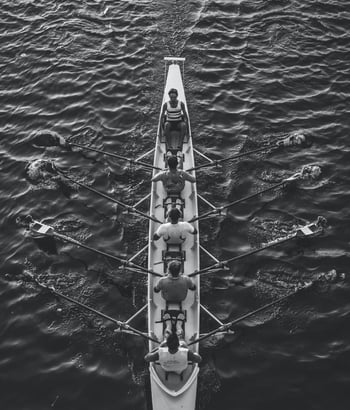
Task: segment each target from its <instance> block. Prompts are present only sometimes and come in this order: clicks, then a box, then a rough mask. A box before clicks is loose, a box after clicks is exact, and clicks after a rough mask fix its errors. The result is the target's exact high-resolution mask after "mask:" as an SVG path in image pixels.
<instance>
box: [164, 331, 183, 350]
mask: <svg viewBox="0 0 350 410" xmlns="http://www.w3.org/2000/svg"><path fill="white" fill-rule="evenodd" d="M166 342H167V345H168V351H169V353H171V354H175V353H176V352H177V351H178V350H179V346H180V343H179V338H178V336H177V334H176V333H171V334H170V335H169V336H168V338H167V341H166Z"/></svg>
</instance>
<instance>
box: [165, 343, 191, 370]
mask: <svg viewBox="0 0 350 410" xmlns="http://www.w3.org/2000/svg"><path fill="white" fill-rule="evenodd" d="M158 354H159V363H160V365H161V366H162V368H163V369H164V370H165V371H166V372H174V373H178V374H181V373H182V372H183V371H184V370H185V369H186V367H187V365H188V360H187V356H188V349H186V348H184V347H179V350H178V351H177V352H176V353H175V354H171V353H169V351H168V348H167V347H160V348H159V351H158Z"/></svg>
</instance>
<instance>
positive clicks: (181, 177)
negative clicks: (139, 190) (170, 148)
mask: <svg viewBox="0 0 350 410" xmlns="http://www.w3.org/2000/svg"><path fill="white" fill-rule="evenodd" d="M177 166H178V160H177V158H176V157H175V156H172V157H170V158H169V159H168V167H169V169H168V170H166V171H161V172H159V173H158V174H156V175H155V176H154V177H153V178H152V182H158V181H162V183H163V186H164V188H165V190H166V194H167V199H168V198H171V202H172V205H171V206H172V207H175V206H176V205H175V204H176V199H177V198H179V197H180V193H181V191H182V190H183V189H184V188H185V182H186V181H189V182H191V183H194V182H196V178H195V177H193V176H192V175H191V174H189V173H188V172H186V171H183V170H178V169H177ZM166 205H167V204H166Z"/></svg>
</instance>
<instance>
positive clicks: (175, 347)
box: [145, 333, 202, 375]
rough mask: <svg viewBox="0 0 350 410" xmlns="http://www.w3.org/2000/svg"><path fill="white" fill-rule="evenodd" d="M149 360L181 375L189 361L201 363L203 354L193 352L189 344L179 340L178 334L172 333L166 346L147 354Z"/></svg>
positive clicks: (167, 370)
mask: <svg viewBox="0 0 350 410" xmlns="http://www.w3.org/2000/svg"><path fill="white" fill-rule="evenodd" d="M145 360H146V361H147V362H157V361H158V360H159V364H160V365H161V367H162V369H163V370H165V372H172V373H176V374H179V375H181V374H182V373H183V371H184V370H186V368H187V366H188V362H189V361H191V362H194V363H200V362H201V361H202V358H201V356H200V355H199V354H198V353H195V352H192V351H191V350H189V349H188V347H187V345H186V344H184V343H181V345H180V342H179V338H178V337H177V335H176V334H174V333H172V334H171V335H170V336H169V337H168V339H167V345H166V346H164V345H163V346H160V347H159V349H158V350H157V351H155V352H153V353H152V352H150V353H148V354H147V355H146V356H145Z"/></svg>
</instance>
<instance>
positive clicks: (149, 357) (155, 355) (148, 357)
mask: <svg viewBox="0 0 350 410" xmlns="http://www.w3.org/2000/svg"><path fill="white" fill-rule="evenodd" d="M145 360H146V362H148V363H149V362H156V361H157V360H159V353H158V352H154V353H147V354H146V356H145Z"/></svg>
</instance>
